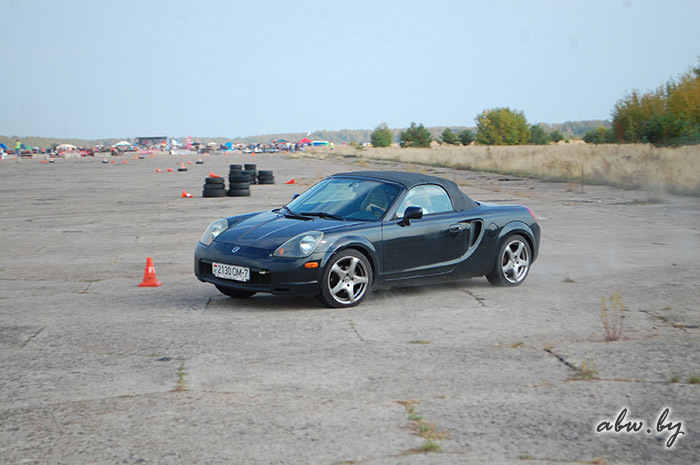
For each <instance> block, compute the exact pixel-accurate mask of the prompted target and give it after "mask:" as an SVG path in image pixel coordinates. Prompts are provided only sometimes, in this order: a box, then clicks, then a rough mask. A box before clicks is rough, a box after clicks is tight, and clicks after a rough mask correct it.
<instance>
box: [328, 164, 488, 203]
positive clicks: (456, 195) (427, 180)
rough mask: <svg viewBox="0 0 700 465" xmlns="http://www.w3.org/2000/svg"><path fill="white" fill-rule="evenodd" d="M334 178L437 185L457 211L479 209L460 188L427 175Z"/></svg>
mask: <svg viewBox="0 0 700 465" xmlns="http://www.w3.org/2000/svg"><path fill="white" fill-rule="evenodd" d="M333 176H343V177H354V178H366V179H374V180H377V181H389V182H394V183H397V184H401V185H403V186H405V187H406V189H410V188H412V187H414V186H419V185H422V184H437V185H438V186H441V187H442V188H443V189H445V190H446V191H447V193H448V195H449V196H450V198H451V199H452V204H453V206H454V208H455V210H470V209H472V208H476V207H477V205H478V204H477V203H476V202H474V201H473V200H472V199H470V198H469V196H468V195H466V194H465V193H464V192H462V191H461V190H459V187H458V186H457V184H455V183H454V182H452V181H450V180H449V179H443V178H438V177H436V176H429V175H427V174H418V173H406V172H404V171H353V172H349V173H337V174H334V175H333Z"/></svg>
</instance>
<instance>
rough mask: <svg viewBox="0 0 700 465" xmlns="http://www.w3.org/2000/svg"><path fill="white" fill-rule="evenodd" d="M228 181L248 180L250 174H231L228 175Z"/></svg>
mask: <svg viewBox="0 0 700 465" xmlns="http://www.w3.org/2000/svg"><path fill="white" fill-rule="evenodd" d="M228 182H232V183H236V182H250V176H248V175H247V174H232V175H230V176H229V177H228Z"/></svg>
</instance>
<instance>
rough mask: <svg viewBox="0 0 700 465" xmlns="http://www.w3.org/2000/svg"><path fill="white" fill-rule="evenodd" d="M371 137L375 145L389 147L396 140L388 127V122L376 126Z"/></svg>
mask: <svg viewBox="0 0 700 465" xmlns="http://www.w3.org/2000/svg"><path fill="white" fill-rule="evenodd" d="M369 138H370V141H371V142H372V145H373V146H375V147H389V146H390V145H391V143H392V142H393V141H394V137H393V135H392V134H391V131H390V130H389V128H388V127H387V125H386V123H382V124H380V125H379V126H377V127H376V128H374V131H373V132H372V134H371V135H370V137H369Z"/></svg>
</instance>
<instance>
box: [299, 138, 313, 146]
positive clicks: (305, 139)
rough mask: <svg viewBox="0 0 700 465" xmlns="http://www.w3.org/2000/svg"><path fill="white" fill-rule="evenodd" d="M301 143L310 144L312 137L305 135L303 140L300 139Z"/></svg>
mask: <svg viewBox="0 0 700 465" xmlns="http://www.w3.org/2000/svg"><path fill="white" fill-rule="evenodd" d="M299 143H300V144H310V143H311V139H309V138H308V137H304V138H303V139H302V140H300V141H299Z"/></svg>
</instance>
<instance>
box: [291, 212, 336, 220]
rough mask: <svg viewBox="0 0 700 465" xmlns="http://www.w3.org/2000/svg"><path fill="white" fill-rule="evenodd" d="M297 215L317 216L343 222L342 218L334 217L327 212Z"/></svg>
mask: <svg viewBox="0 0 700 465" xmlns="http://www.w3.org/2000/svg"><path fill="white" fill-rule="evenodd" d="M299 214H300V215H304V216H318V217H319V218H330V219H332V220H340V221H343V220H344V218H343V217H342V216H338V215H334V214H333V213H327V212H301V213H299Z"/></svg>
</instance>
